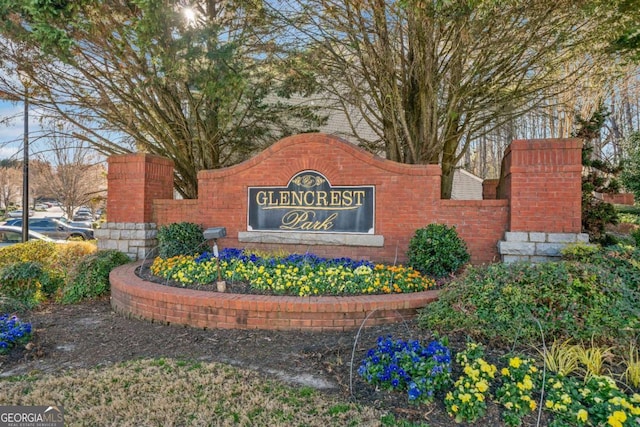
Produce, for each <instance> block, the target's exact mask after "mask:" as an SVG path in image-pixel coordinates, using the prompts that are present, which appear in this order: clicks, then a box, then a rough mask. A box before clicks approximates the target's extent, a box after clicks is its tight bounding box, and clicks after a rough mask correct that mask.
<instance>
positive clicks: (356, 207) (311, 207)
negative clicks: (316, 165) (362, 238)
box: [248, 171, 375, 234]
mask: <svg viewBox="0 0 640 427" xmlns="http://www.w3.org/2000/svg"><path fill="white" fill-rule="evenodd" d="M374 207H375V191H374V187H373V186H362V187H332V186H331V184H330V183H329V180H327V178H325V177H324V176H323V175H322V174H320V173H318V172H316V171H302V172H299V173H297V174H296V175H295V176H294V177H293V178H291V180H290V181H289V185H287V186H286V187H249V212H248V216H249V224H248V230H249V231H297V232H319V233H367V234H373V232H374V230H373V228H374V227H373V226H374V215H373V213H374Z"/></svg>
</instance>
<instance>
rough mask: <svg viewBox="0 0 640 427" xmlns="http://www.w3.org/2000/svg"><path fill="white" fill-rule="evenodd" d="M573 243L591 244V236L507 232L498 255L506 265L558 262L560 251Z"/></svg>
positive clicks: (499, 243) (499, 247) (581, 234)
mask: <svg viewBox="0 0 640 427" xmlns="http://www.w3.org/2000/svg"><path fill="white" fill-rule="evenodd" d="M572 243H589V235H588V234H586V233H545V232H535V231H530V232H526V231H516V232H513V231H507V232H506V233H505V235H504V240H502V241H499V242H498V253H499V254H500V258H501V259H502V262H505V263H511V262H517V261H530V262H546V261H558V260H559V259H560V257H561V256H562V254H561V253H560V251H561V250H562V249H563V248H564V247H565V246H567V245H570V244H572Z"/></svg>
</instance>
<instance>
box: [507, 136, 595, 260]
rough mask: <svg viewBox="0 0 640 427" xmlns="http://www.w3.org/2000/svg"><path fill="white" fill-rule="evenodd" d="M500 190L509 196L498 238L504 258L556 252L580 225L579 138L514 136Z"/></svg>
mask: <svg viewBox="0 0 640 427" xmlns="http://www.w3.org/2000/svg"><path fill="white" fill-rule="evenodd" d="M503 168H504V170H503V171H502V174H503V175H502V176H503V177H504V179H503V182H502V184H503V187H504V188H501V190H502V191H501V192H502V193H503V195H505V196H506V197H507V198H508V199H509V205H510V212H509V232H507V233H506V235H505V241H503V242H500V243H499V251H500V253H501V254H502V256H503V260H505V261H515V260H520V259H526V260H531V261H537V260H543V259H547V258H550V257H551V258H553V257H558V256H560V249H561V248H562V247H564V246H565V245H566V244H568V243H573V242H578V241H585V240H587V241H588V238H587V237H586V236H585V235H583V234H581V230H582V221H581V219H582V207H581V197H582V141H581V140H580V139H546V140H543V139H533V140H516V141H513V142H512V143H511V145H510V146H509V147H508V148H507V151H506V152H505V157H504V161H503Z"/></svg>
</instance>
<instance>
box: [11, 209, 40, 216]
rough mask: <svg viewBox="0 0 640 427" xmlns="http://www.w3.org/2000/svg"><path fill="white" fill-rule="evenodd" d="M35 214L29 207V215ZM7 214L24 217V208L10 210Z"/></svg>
mask: <svg viewBox="0 0 640 427" xmlns="http://www.w3.org/2000/svg"><path fill="white" fill-rule="evenodd" d="M33 214H34V212H33V211H32V210H31V209H29V216H33ZM7 216H8V217H9V218H22V209H18V210H15V211H11V212H8V213H7Z"/></svg>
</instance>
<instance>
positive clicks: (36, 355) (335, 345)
mask: <svg viewBox="0 0 640 427" xmlns="http://www.w3.org/2000/svg"><path fill="white" fill-rule="evenodd" d="M22 318H23V319H24V320H25V321H29V322H31V323H32V325H33V329H34V331H35V333H34V341H33V345H32V346H29V350H26V349H15V351H13V352H11V353H10V354H9V355H5V356H0V376H4V377H6V376H12V375H21V374H26V373H29V372H33V371H39V372H46V373H49V372H59V371H63V370H67V369H76V368H92V367H98V366H109V365H112V364H114V363H118V362H121V361H125V360H132V359H141V358H158V357H166V358H176V359H187V360H200V361H212V362H223V363H228V364H231V365H234V366H239V367H243V368H249V369H252V370H256V371H258V372H260V373H262V374H264V375H266V376H269V377H272V378H277V379H280V380H283V381H285V382H287V383H290V384H294V385H305V386H310V387H313V388H317V389H320V390H323V391H324V392H326V393H330V394H334V395H338V396H340V397H342V398H344V399H346V400H351V401H355V402H357V403H360V404H363V405H368V406H372V407H375V408H382V409H384V410H388V411H392V412H393V413H395V414H396V416H398V417H402V418H404V419H409V420H413V421H424V422H427V423H429V425H431V426H449V425H451V424H452V419H451V418H450V417H449V416H448V415H447V414H446V412H445V410H444V406H443V405H442V403H441V402H436V403H434V404H433V405H430V406H428V407H426V406H414V405H410V404H409V403H408V400H407V398H406V396H405V395H404V394H402V393H389V392H384V391H378V390H375V388H374V387H372V386H370V385H369V384H367V383H365V382H364V381H362V380H361V379H360V378H359V376H358V375H357V372H356V371H357V368H358V366H359V364H360V361H361V360H362V358H363V357H364V354H365V353H366V351H367V350H368V349H369V348H371V347H373V346H374V345H375V342H376V339H377V338H378V337H379V336H387V335H391V336H393V337H397V338H402V339H405V340H408V339H419V340H421V341H423V342H427V341H429V340H430V339H431V337H430V335H429V334H428V333H427V332H425V331H424V330H421V329H420V328H419V327H418V326H417V323H416V321H414V320H411V321H406V322H400V323H397V324H393V325H382V326H372V327H367V328H364V329H362V330H360V332H359V331H357V330H356V331H347V332H322V333H317V332H315V333H312V332H299V331H263V330H220V329H216V330H203V329H196V328H192V327H184V326H174V325H166V324H160V323H152V322H149V321H146V320H139V319H133V318H127V317H124V316H122V315H120V314H116V313H115V312H113V311H112V309H111V306H110V303H109V299H108V298H102V299H99V300H95V301H91V302H86V303H82V304H76V305H53V304H52V305H47V306H44V307H43V308H41V309H40V310H38V311H35V312H32V313H30V314H28V315H25V316H23V317H22ZM356 339H357V342H356ZM462 343H463V340H460V341H459V342H458V343H457V344H456V342H452V345H451V347H452V348H454V349H455V348H456V347H460V346H461V345H462ZM354 348H355V353H353V352H354ZM352 359H353V369H351V367H352V362H351V361H352ZM487 423H489V424H487ZM477 425H492V426H500V425H502V423H501V422H500V421H499V412H498V408H497V407H495V405H491V406H490V411H489V414H488V417H487V418H484V419H483V420H482V421H481V422H479V423H478V424H477ZM529 425H535V424H529Z"/></svg>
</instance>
